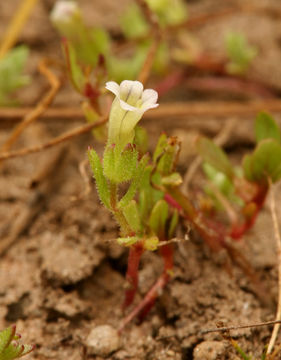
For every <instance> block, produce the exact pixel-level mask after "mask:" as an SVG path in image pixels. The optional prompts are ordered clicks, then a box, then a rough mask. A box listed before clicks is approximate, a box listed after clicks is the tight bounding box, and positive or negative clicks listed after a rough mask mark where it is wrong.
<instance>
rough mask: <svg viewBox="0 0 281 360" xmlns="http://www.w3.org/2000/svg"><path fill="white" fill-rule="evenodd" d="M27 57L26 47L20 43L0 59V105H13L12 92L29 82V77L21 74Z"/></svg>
mask: <svg viewBox="0 0 281 360" xmlns="http://www.w3.org/2000/svg"><path fill="white" fill-rule="evenodd" d="M27 57H28V48H27V47H26V46H24V45H21V46H18V47H16V48H14V49H12V50H11V51H10V52H9V53H7V54H6V56H5V57H4V58H3V59H1V60H0V79H1V81H0V106H4V105H14V104H15V101H14V100H13V99H12V95H13V93H14V92H15V91H16V90H18V89H19V88H21V87H22V86H25V85H27V84H28V83H29V77H28V76H26V75H23V74H22V73H23V69H24V66H25V63H26V60H27Z"/></svg>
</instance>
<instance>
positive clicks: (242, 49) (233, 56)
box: [225, 32, 258, 75]
mask: <svg viewBox="0 0 281 360" xmlns="http://www.w3.org/2000/svg"><path fill="white" fill-rule="evenodd" d="M225 46H226V51H227V55H228V57H229V60H230V62H229V63H228V64H227V71H228V72H229V73H230V74H233V75H243V74H245V73H246V72H247V70H248V68H249V66H250V64H251V62H252V61H253V59H254V58H255V57H256V56H257V53H258V52H257V49H256V48H255V47H254V46H250V45H249V44H248V43H247V40H246V38H245V37H244V35H242V34H239V33H235V32H231V33H228V34H227V35H226V38H225Z"/></svg>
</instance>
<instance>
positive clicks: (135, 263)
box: [123, 243, 144, 309]
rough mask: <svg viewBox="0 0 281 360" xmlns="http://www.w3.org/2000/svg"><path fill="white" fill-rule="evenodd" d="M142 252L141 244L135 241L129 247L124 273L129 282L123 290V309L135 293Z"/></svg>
mask: <svg viewBox="0 0 281 360" xmlns="http://www.w3.org/2000/svg"><path fill="white" fill-rule="evenodd" d="M143 252H144V248H143V244H142V243H137V244H134V245H132V246H131V247H130V251H129V258H128V267H127V273H126V280H127V281H128V283H129V289H128V290H126V292H125V300H124V303H123V309H125V308H126V307H128V306H129V305H131V303H132V302H133V300H134V297H135V295H136V291H137V288H138V282H139V278H138V271H139V264H140V258H141V256H142V254H143Z"/></svg>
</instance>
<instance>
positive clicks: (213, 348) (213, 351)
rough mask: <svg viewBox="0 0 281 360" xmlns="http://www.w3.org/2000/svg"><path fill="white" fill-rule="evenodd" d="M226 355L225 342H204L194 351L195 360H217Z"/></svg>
mask: <svg viewBox="0 0 281 360" xmlns="http://www.w3.org/2000/svg"><path fill="white" fill-rule="evenodd" d="M224 353H225V345H224V343H223V341H203V342H201V343H200V344H198V345H197V346H196V347H195V349H194V350H193V359H194V360H217V359H221V358H222V356H223V355H224Z"/></svg>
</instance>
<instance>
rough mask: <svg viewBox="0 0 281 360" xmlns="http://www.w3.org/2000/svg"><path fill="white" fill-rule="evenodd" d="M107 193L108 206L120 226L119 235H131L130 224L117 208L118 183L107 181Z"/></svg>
mask: <svg viewBox="0 0 281 360" xmlns="http://www.w3.org/2000/svg"><path fill="white" fill-rule="evenodd" d="M109 193H110V206H111V211H112V213H113V215H114V217H115V220H116V221H117V223H118V224H119V226H120V232H121V235H122V236H124V237H126V236H132V234H134V232H133V230H132V229H131V227H130V225H129V224H128V222H127V220H126V218H125V216H124V214H123V212H122V211H121V210H120V209H118V206H117V204H118V184H116V183H113V182H110V183H109Z"/></svg>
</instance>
